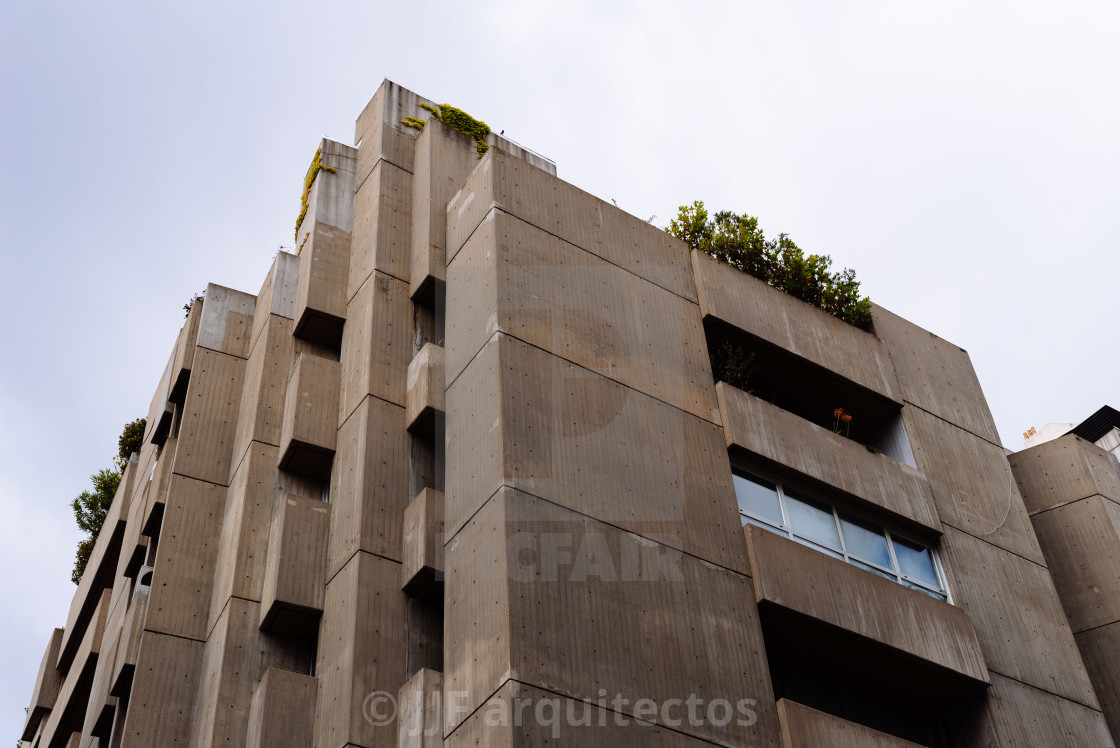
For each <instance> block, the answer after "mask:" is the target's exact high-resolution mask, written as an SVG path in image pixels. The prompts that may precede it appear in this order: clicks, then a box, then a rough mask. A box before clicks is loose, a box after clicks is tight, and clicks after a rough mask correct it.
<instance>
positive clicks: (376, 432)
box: [327, 397, 410, 589]
mask: <svg viewBox="0 0 1120 748" xmlns="http://www.w3.org/2000/svg"><path fill="white" fill-rule="evenodd" d="M408 442H409V436H408V433H407V432H406V431H405V429H404V408H401V407H399V406H396V405H391V404H389V403H387V402H385V401H384V400H379V399H377V398H376V397H367V398H366V399H365V401H364V402H363V403H362V404H361V405H360V406H359V407H358V409H357V410H355V411H354V414H353V415H352V416H350V418H349V419H348V420H347V421H346V423H344V424H342V428H340V429H339V431H338V445H339V449H338V454H337V455H336V456H335V467H334V470H333V472H332V474H331V492H330V494H331V531H330V540H329V541H328V546H327V576H328V578H330V577H331V576H334V574H335V573H336V572H337V571H338V570H339V569H341V568H342V566H343V565H344V564H346V563H347V562H348V561H349V560H350V558H351V557H352V556H353V555H354V553H355V552H357V551H358V550H363V551H366V552H368V553H375V554H377V555H379V556H383V557H385V558H390V559H400V558H401V535H400V533H401V524H402V522H403V517H404V510H405V507H406V506H408V502H409V498H410V497H409V491H408V470H409V467H408V465H409V462H408ZM399 588H400V580H399V579H398V580H397V589H399Z"/></svg>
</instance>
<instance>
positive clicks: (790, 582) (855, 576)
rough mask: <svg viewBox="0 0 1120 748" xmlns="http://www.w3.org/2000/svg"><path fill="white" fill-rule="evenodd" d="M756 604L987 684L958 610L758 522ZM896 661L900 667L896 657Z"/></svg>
mask: <svg viewBox="0 0 1120 748" xmlns="http://www.w3.org/2000/svg"><path fill="white" fill-rule="evenodd" d="M746 533H747V543H748V546H749V549H750V558H751V572H752V574H753V575H754V576H753V579H754V590H755V598H756V600H757V601H758V602H759V604H769V605H774V606H778V607H780V608H783V609H785V610H789V611H792V612H794V613H797V614H800V615H801V616H804V617H806V618H809V619H812V620H814V621H818V622H820V623H822V624H827V625H828V626H831V627H835V628H836V629H840V630H841V631H844V632H847V633H849V634H853V635H855V636H857V637H860V638H862V639H865V640H869V641H871V642H874V643H876V644H878V645H880V646H881V647H884V648H887V649H888V650H893V651H894V652H895V653H897V656H896V658H895V659H896V660H898V661H899V662H901V661H905V660H909V659H916V660H919V661H921V662H923V663H925V664H926V665H928V666H931V667H933V668H935V669H939V670H942V671H948V672H949V673H951V674H953V675H955V676H957V678H958V679H960V680H961V683H962V688H963V690H965V691H967V690H969V684H971V689H972V690H975V689H976V688H980V687H983V686H985V685H987V684H988V683H989V682H990V681H989V677H988V670H987V667H986V666H985V664H984V656H983V654H982V653H981V650H980V641H979V640H978V639H977V636H976V631H975V629H974V628H973V626H972V622H971V621H970V620H969V618H968V615H967V614H965V612H964V611H963V610H961V609H960V608H957V607H954V606H952V605H950V604H948V603H944V602H941V601H940V600H934V599H933V598H931V597H929V596H927V595H924V594H922V593H920V592H917V591H915V590H911V589H908V588H906V587H903V586H902V585H900V584H897V583H895V582H891V581H889V580H886V579H883V578H882V577H879V576H876V575H875V574H872V573H870V572H867V571H864V570H862V569H859V568H857V567H855V566H852V565H851V564H847V563H845V562H843V561H840V560H838V559H834V558H831V557H829V556H826V555H824V554H823V553H819V552H817V551H815V550H813V549H811V548H807V547H805V546H803V545H800V544H798V543H795V542H793V541H792V540H788V539H786V538H783V537H779V536H778V535H776V534H774V533H772V532H768V531H766V530H762V529H760V528H756V527H749V528H748V529H747V531H746ZM894 664H898V663H897V662H896V663H894Z"/></svg>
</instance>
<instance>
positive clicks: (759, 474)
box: [732, 466, 953, 605]
mask: <svg viewBox="0 0 1120 748" xmlns="http://www.w3.org/2000/svg"><path fill="white" fill-rule="evenodd" d="M732 472H733V473H734V474H735V475H738V476H739V477H741V478H745V479H747V480H750V479H751V478H757V479H758V480H761V481H765V482H766V483H772V484H774V486H775V487H776V488H777V494H778V508H779V509H780V510H781V512H782V524H781V526H775V525H774V523H773V522H772V521H771V520H768V519H766V518H764V517H760V516H758V515H755V514H751V513H750V512H747V511H744V510H743V508H742V507H741V506H738V496H737V495H736V502H735V503H736V505H737V508H738V510H739V516H740V518H741V519H742V520H743V524H744V525H745V524H747V523H748V522H749V523H750V524H752V525H754V526H755V527H760V528H762V529H763V530H768V531H769V532H772V533H774V534H775V535H781V536H784V537H785V538H787V539H789V540H792V541H793V542H795V543H798V544H799V545H804V546H806V547H808V548H812V549H813V550H815V551H818V552H820V553H822V554H824V555H826V556H830V557H831V558H836V559H838V560H842V561H844V563H847V564H851V565H852V566H855V567H856V568H860V566H861V565H863V566H870V567H872V568H874V569H875V570H876V571H879V572H881V574H883V575H886V576H885V577H884V578H886V579H888V581H893V582H894V583H895V584H899V585H902V586H903V587H908V588H910V589H914V588H918V589H916V590H915V591H916V592H924V593H926V594H928V595H929V596H930V597H932V598H934V599H936V600H942V601H944V602H947V603H949V604H950V605H952V604H953V597H952V595H951V594H950V592H949V585H948V584H947V583H946V577H945V569H944V567H942V565H941V558H940V557H939V555H938V553H937V549H936V548H934V547H933V546H931V545H930V544H929V543H927V542H925V541H922V540H918V539H917V538H915V537H913V536H912V535H908V534H906V533H902V532H899V531H897V530H892V529H891V528H890V527H888V526H886V525H884V524H883V523H882V522H879V521H878V520H875V519H872V518H870V517H868V516H866V515H863V514H860V513H859V512H854V511H852V510H850V509H848V508H847V507H844V508H843V510H842V511H843V512H844V514H845V515H849V516H851V518H852V519H855V520H857V521H859V522H863V523H865V524H869V525H872V526H874V527H877V528H878V529H880V530H882V532H883V537H885V538H886V540H887V552H888V553H889V554H890V558H891V565H892V566H893V567H894V568H893V569H887V568H885V567H884V566H882V565H881V564H877V563H875V562H873V561H868V560H866V559H864V558H860V557H859V556H856V555H854V554H850V553H848V547H847V543H846V542H845V540H844V528H843V526H842V525H841V524H840V511H841V510H840V509H838V508H837V506H836V503H835V502H833V501H829V500H828V499H826V498H824V497H822V496H821V495H820V494H818V493H817V492H815V491H809V490H806V489H804V488H802V487H801V486H799V485H797V484H790V485H789V488H791V489H793V490H794V491H796V492H797V493H799V494H804V495H805V496H806V498H809V499H812V500H813V501H816V502H818V503H820V504H824V505H825V506H827V507H828V508H829V509H830V510H832V521H833V523H834V524H835V525H836V536H837V537H838V538H839V539H840V550H839V551H837V550H836V549H834V548H830V547H828V546H825V545H821V544H820V543H819V542H817V541H816V540H813V539H812V538H809V537H807V536H804V535H800V534H798V533H796V532H794V531H793V525H792V524H791V523H790V519H789V509H788V507H787V500H786V490H785V486H786V483H788V482H787V481H783V480H781V479H779V478H777V477H775V476H773V475H771V474H768V473H766V472H763V471H761V470H755V469H753V468H751V469H749V470H748V469H744V468H740V467H737V466H736V467H735V468H734V470H733V471H732ZM733 483H734V482H733ZM792 498H795V499H796V498H797V497H792ZM895 537H898V538H899V539H900V540H903V541H905V542H907V543H909V544H911V545H916V546H920V547H922V548H924V549H926V550H928V551H929V555H930V559H931V560H932V562H933V570H934V574H935V575H936V576H937V582H938V584H939V586H940V588H939V589H938V588H934V587H931V586H930V585H929V584H927V583H925V582H923V581H922V580H920V579H915V578H913V577H910V576H907V575H905V574H903V573H902V568H901V567H900V566H899V564H898V557H897V556H896V554H895V550H894V543H895V541H894V538H895ZM862 570H863V571H867V569H862ZM869 573H871V572H869Z"/></svg>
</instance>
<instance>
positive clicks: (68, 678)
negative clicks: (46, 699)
mask: <svg viewBox="0 0 1120 748" xmlns="http://www.w3.org/2000/svg"><path fill="white" fill-rule="evenodd" d="M112 599H113V592H112V590H108V589H104V590H101V592H100V593H99V594H98V596H97V606H96V607H95V608H94V610H93V615H92V617H91V618H90V621H89V625H88V626H86V628H85V630H84V631H82V637H81V640H80V643H79V644H78V647H77V650H76V651H75V653H74V659H73V664H72V665H71V666H70V668H69V670H68V671H67V672H66V674H65V675H64V676H63V678H62V683H61V685H60V686H59V689H58V696H57V698H56V699H55V702H54V707H53V708H52V709H51V711H50V713H49V714H47V715H46V719H45V720H44V723H45V724H44V726H43V736H44V739H43V741H42V745H43V746H48V747H49V746H56V745H61V744H63V743H64V742H65V740H64V737H68V736H69V734H70V733H71V732H73V731H79V732H80V731H81V728H82V722H83V718H84V716H85V712H86V705H87V703H88V701H89V696H90V690H91V686H92V681H93V676H94V670H95V668H96V666H97V660H98V655H99V654H100V653H101V644H102V639H103V638H104V637H105V624H106V621H107V619H108V617H109V608H110V606H111V604H112ZM65 646H66V645H65V642H63V643H62V647H65Z"/></svg>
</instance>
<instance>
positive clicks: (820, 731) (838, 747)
mask: <svg viewBox="0 0 1120 748" xmlns="http://www.w3.org/2000/svg"><path fill="white" fill-rule="evenodd" d="M778 721H779V722H781V725H782V748H818V747H819V746H828V747H829V748H920V746H919V745H918V744H917V743H911V742H910V741H909V740H903V739H902V738H896V737H895V736H894V735H888V734H886V733H884V732H879V731H878V730H872V729H871V728H870V727H864V726H863V725H860V724H856V723H855V722H849V721H848V720H846V719H842V718H840V717H836V716H833V715H831V714H826V713H825V712H821V711H818V710H816V709H812V708H810V707H807V706H805V705H804V704H798V703H797V702H796V701H790V700H789V699H778Z"/></svg>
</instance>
